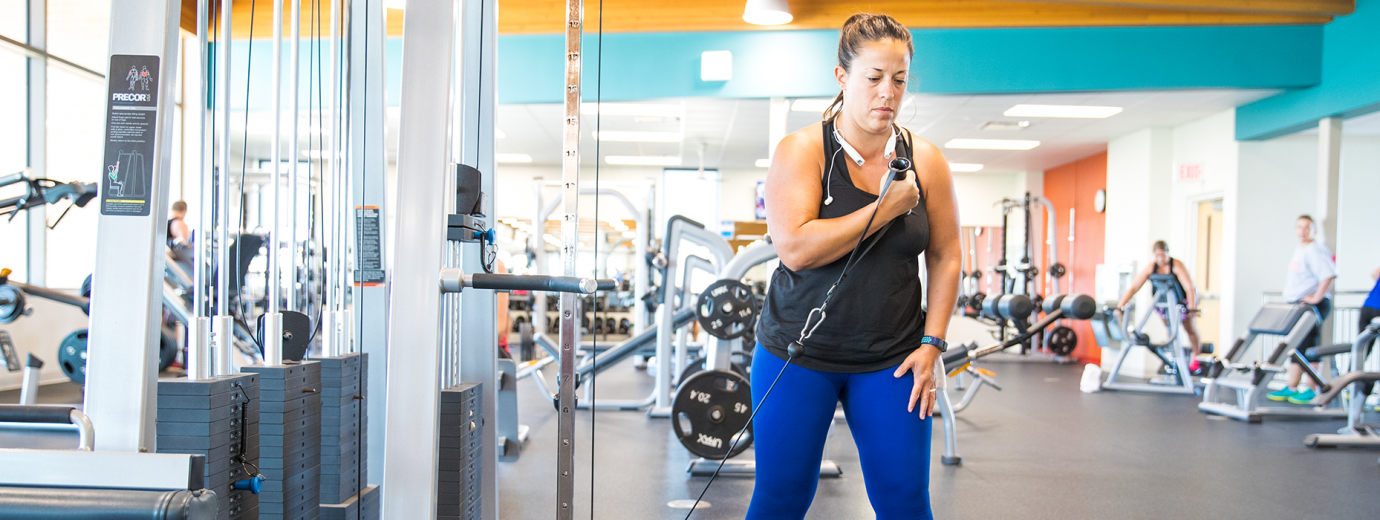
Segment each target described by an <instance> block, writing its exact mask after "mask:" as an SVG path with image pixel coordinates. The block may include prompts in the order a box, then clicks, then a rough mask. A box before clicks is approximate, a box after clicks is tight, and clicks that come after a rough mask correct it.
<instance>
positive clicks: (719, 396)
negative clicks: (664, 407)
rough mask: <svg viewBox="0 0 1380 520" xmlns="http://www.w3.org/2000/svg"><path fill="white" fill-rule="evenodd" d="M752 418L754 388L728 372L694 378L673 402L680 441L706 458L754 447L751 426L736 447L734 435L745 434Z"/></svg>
mask: <svg viewBox="0 0 1380 520" xmlns="http://www.w3.org/2000/svg"><path fill="white" fill-rule="evenodd" d="M750 417H752V387H751V386H750V385H749V383H748V380H747V378H745V377H743V376H741V375H739V374H736V373H734V372H729V371H724V370H708V371H704V372H700V373H698V374H695V375H693V376H690V378H689V379H686V380H685V381H684V382H682V383H681V385H680V389H678V390H677V391H676V398H675V400H674V401H672V402H671V428H672V430H673V431H675V434H676V438H677V439H680V443H681V445H683V446H685V449H687V450H690V453H693V454H695V455H698V456H700V457H704V458H706V459H714V460H717V459H723V458H724V457H725V456H728V457H732V456H735V455H738V454H740V453H742V452H743V451H744V450H746V449H747V448H748V446H751V445H752V428H751V427H748V428H747V429H746V432H745V434H744V437H743V438H742V439H740V440H739V442H738V445H737V446H734V445H733V436H734V435H737V434H738V432H739V431H743V429H744V426H747V425H748V418H750ZM730 449H731V450H732V452H730Z"/></svg>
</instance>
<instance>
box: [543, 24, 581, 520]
mask: <svg viewBox="0 0 1380 520" xmlns="http://www.w3.org/2000/svg"><path fill="white" fill-rule="evenodd" d="M583 14H584V2H583V1H582V0H566V4H565V52H566V62H565V135H564V136H563V137H562V143H561V144H562V148H563V151H564V153H563V154H562V156H561V183H562V185H563V186H562V188H561V189H562V190H563V192H564V201H563V203H564V208H563V209H562V212H563V213H564V215H562V216H561V264H562V267H563V269H562V274H564V275H565V276H576V274H577V273H576V266H575V255H576V251H577V246H578V245H579V241H580V225H579V217H580V213H579V205H580V43H581V42H580V37H581V36H582V33H583V31H582V30H581V27H580V24H581V17H582V15H583ZM533 225H534V226H540V225H542V224H541V223H540V222H534V223H533ZM538 230H540V228H538ZM578 303H579V300H578V299H577V295H575V294H572V293H561V300H560V318H561V332H560V334H561V366H560V377H559V379H558V381H557V385H558V387H557V390H556V392H557V395H558V398H557V401H558V403H559V407H560V410H559V412H560V415H559V420H558V421H557V422H558V426H557V437H559V441H558V442H559V444H558V445H557V447H556V449H557V457H556V472H557V474H556V518H557V519H559V520H572V519H573V518H575V507H574V503H573V502H574V499H575V415H574V414H575V341H576V340H575V338H576V333H577V332H578V329H577V328H578V327H579V326H580V321H579V317H578V316H576V314H577V313H578V311H577V309H576V306H577V304H578Z"/></svg>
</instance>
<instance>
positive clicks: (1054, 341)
mask: <svg viewBox="0 0 1380 520" xmlns="http://www.w3.org/2000/svg"><path fill="white" fill-rule="evenodd" d="M1045 344H1046V345H1048V346H1049V351H1050V352H1053V353H1054V355H1056V356H1067V355H1069V354H1072V353H1073V349H1075V348H1078V333H1077V332H1074V331H1073V329H1070V328H1068V327H1063V326H1060V327H1055V328H1053V329H1051V330H1050V331H1049V340H1048V341H1046V342H1045Z"/></svg>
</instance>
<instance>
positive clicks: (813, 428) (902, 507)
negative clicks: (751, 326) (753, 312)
mask: <svg viewBox="0 0 1380 520" xmlns="http://www.w3.org/2000/svg"><path fill="white" fill-rule="evenodd" d="M785 364H786V362H785V361H783V360H782V359H781V358H779V357H776V355H775V354H772V353H771V352H768V351H767V350H766V349H765V348H762V345H761V344H758V345H757V348H756V351H755V352H754V353H753V356H752V400H753V402H754V403H758V404H760V403H761V402H762V394H764V393H766V391H767V387H768V386H770V385H771V382H772V380H773V379H775V378H776V374H777V373H779V372H781V367H782V366H784V365H785ZM895 371H896V367H891V368H887V369H883V370H879V371H876V372H867V373H862V374H844V373H836V372H820V371H816V370H810V369H808V368H802V367H800V366H798V365H791V366H790V367H789V368H787V369H786V372H785V373H784V374H782V375H781V381H780V382H778V383H777V384H776V389H775V390H772V392H771V394H772V395H771V397H769V398H768V400H767V402H766V405H765V406H763V407H762V409H761V411H759V412H758V413H757V418H756V419H754V420H753V435H754V437H755V439H756V441H755V442H754V443H753V445H754V447H755V448H756V450H757V483H756V486H755V487H754V489H753V492H752V505H751V506H749V507H748V513H747V520H769V519H770V520H778V519H780V520H786V519H789V520H800V519H803V518H805V511H806V510H808V509H809V508H810V502H811V501H813V500H814V498H815V488H816V487H818V485H819V464H820V461H821V460H822V459H823V458H824V441H825V437H826V436H827V435H828V432H829V425H830V424H831V423H832V422H833V420H834V408H835V406H836V403H838V402H839V401H842V402H843V411H844V413H845V414H846V415H847V417H848V427H849V429H850V430H851V431H852V433H853V440H854V442H855V443H856V444H857V446H858V456H859V458H860V459H861V461H862V470H863V482H864V483H865V484H866V486H867V498H868V500H870V501H871V502H872V509H873V511H874V512H876V514H877V520H902V519H905V520H931V519H933V518H934V515H933V513H932V512H931V511H930V420H929V419H923V420H922V419H920V412H919V411H918V410H917V411H915V412H907V411H906V407H907V406H908V405H909V401H910V392H911V389H912V387H913V386H914V385H915V379H914V378H913V377H912V376H910V375H904V376H901V377H899V378H898V377H893V376H892V373H894V372H895ZM916 406H917V408H918V407H919V404H918V403H917V404H916Z"/></svg>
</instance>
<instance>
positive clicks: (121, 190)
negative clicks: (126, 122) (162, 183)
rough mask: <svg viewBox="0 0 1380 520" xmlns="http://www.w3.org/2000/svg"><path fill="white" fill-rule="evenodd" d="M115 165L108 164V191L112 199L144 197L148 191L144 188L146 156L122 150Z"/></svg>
mask: <svg viewBox="0 0 1380 520" xmlns="http://www.w3.org/2000/svg"><path fill="white" fill-rule="evenodd" d="M117 157H118V159H117V160H116V161H115V164H107V165H106V167H105V169H106V174H105V177H106V190H107V192H108V193H109V194H110V196H111V197H143V196H144V194H145V192H146V191H147V190H146V189H145V188H146V186H144V181H145V175H144V168H145V165H144V154H142V153H139V152H138V151H130V152H126V151H123V150H121V151H120V153H119V155H117Z"/></svg>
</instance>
